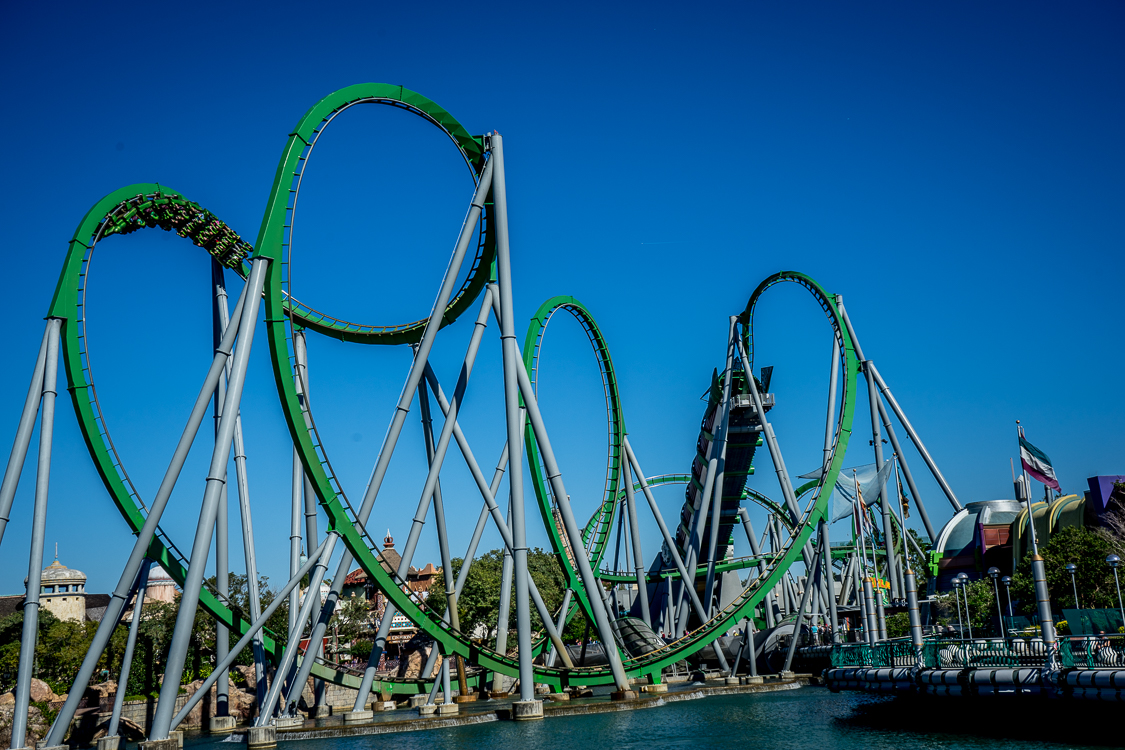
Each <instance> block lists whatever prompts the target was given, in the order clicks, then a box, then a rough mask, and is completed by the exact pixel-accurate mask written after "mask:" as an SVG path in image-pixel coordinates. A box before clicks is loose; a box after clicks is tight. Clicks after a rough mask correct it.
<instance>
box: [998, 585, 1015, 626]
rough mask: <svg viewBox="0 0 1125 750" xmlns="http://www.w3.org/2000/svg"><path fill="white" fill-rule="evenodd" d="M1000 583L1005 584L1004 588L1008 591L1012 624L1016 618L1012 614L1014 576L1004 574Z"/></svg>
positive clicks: (1009, 620) (1009, 618) (1010, 621)
mask: <svg viewBox="0 0 1125 750" xmlns="http://www.w3.org/2000/svg"><path fill="white" fill-rule="evenodd" d="M1000 583H1002V584H1004V589H1005V591H1007V593H1008V624H1009V625H1011V624H1013V623H1014V622H1015V619H1016V617H1015V615H1013V614H1012V577H1011V576H1004V577H1002V578H1001V579H1000Z"/></svg>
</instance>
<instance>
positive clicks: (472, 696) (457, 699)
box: [453, 693, 477, 703]
mask: <svg viewBox="0 0 1125 750" xmlns="http://www.w3.org/2000/svg"><path fill="white" fill-rule="evenodd" d="M453 702H454V703H476V702H477V694H476V693H465V694H464V695H455V696H453Z"/></svg>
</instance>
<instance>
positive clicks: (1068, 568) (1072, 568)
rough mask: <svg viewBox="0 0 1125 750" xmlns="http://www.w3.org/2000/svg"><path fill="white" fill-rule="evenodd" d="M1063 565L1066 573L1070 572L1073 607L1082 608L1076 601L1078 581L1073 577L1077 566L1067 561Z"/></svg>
mask: <svg viewBox="0 0 1125 750" xmlns="http://www.w3.org/2000/svg"><path fill="white" fill-rule="evenodd" d="M1063 567H1064V568H1065V569H1066V572H1067V573H1070V585H1071V586H1073V587H1074V608H1075V609H1082V605H1081V604H1079V603H1078V581H1077V580H1076V579H1075V577H1074V574H1075V572H1077V570H1078V566H1077V565H1075V564H1074V563H1067V564H1066V565H1064V566H1063ZM1072 632H1073V631H1072Z"/></svg>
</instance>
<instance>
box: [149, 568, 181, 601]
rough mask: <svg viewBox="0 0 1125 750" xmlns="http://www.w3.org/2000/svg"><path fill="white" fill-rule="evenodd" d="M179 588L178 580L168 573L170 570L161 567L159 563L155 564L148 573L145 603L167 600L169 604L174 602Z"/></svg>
mask: <svg viewBox="0 0 1125 750" xmlns="http://www.w3.org/2000/svg"><path fill="white" fill-rule="evenodd" d="M177 590H178V589H177V587H176V582H175V581H173V580H172V576H170V575H168V571H166V570H164V568H162V567H160V565H159V564H157V565H153V566H152V569H151V570H149V573H148V586H147V587H146V588H145V603H146V604H148V603H149V602H167V603H168V604H174V603H175V601H176V592H177Z"/></svg>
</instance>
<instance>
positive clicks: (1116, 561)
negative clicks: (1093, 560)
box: [1105, 555, 1125, 624]
mask: <svg viewBox="0 0 1125 750" xmlns="http://www.w3.org/2000/svg"><path fill="white" fill-rule="evenodd" d="M1105 561H1106V564H1107V565H1109V567H1111V568H1113V582H1114V583H1116V584H1117V607H1118V609H1120V610H1121V622H1122V624H1125V605H1123V604H1122V603H1121V579H1119V578H1118V577H1117V566H1118V565H1120V564H1121V558H1120V557H1118V556H1117V555H1110V556H1109V557H1107V558H1106V559H1105Z"/></svg>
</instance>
